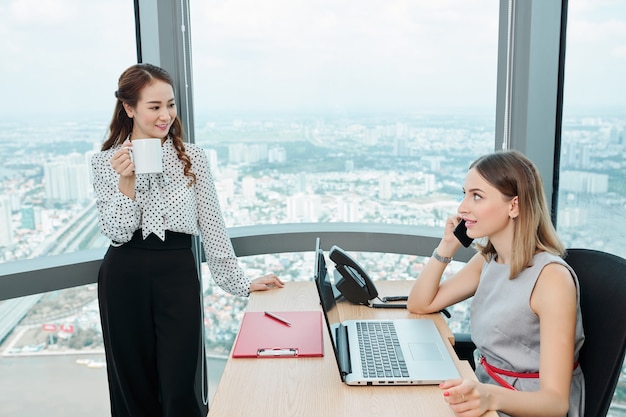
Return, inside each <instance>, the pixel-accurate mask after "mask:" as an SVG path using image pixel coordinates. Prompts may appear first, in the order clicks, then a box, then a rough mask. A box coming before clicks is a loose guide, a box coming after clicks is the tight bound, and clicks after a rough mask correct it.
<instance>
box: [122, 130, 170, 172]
mask: <svg viewBox="0 0 626 417" xmlns="http://www.w3.org/2000/svg"><path fill="white" fill-rule="evenodd" d="M132 145H133V146H131V148H130V158H131V160H132V161H133V164H135V174H156V173H159V172H163V152H162V150H161V139H159V138H146V139H133V141H132Z"/></svg>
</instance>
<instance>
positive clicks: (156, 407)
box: [98, 231, 208, 417]
mask: <svg viewBox="0 0 626 417" xmlns="http://www.w3.org/2000/svg"><path fill="white" fill-rule="evenodd" d="M200 291H201V288H200V282H199V280H198V273H197V270H196V266H195V261H194V256H193V253H192V251H191V236H190V235H186V234H180V233H172V232H167V234H166V239H165V242H163V241H161V240H160V239H159V238H158V237H156V236H155V235H154V234H151V235H150V236H148V238H146V240H143V239H142V238H141V231H138V232H136V233H135V235H134V237H133V239H132V240H131V241H130V242H128V243H126V244H124V245H122V246H118V247H114V246H111V247H110V248H109V250H108V251H107V253H106V255H105V257H104V260H103V262H102V266H101V267H100V272H99V275H98V301H99V303H100V318H101V322H102V331H103V336H104V347H105V353H106V361H107V374H108V380H109V392H110V400H111V414H112V416H113V417H183V416H184V417H196V416H197V417H206V415H207V412H208V407H207V406H206V405H205V404H204V403H203V401H202V399H201V398H200V399H198V395H197V394H196V388H195V383H196V379H197V378H199V376H200V375H201V377H202V378H206V375H204V372H202V370H203V369H202V368H204V366H205V360H204V358H203V357H201V356H202V344H203V343H204V341H203V340H202V325H203V324H202V310H201V308H202V307H201V297H200ZM204 386H206V379H205V381H204ZM200 397H201V395H200Z"/></svg>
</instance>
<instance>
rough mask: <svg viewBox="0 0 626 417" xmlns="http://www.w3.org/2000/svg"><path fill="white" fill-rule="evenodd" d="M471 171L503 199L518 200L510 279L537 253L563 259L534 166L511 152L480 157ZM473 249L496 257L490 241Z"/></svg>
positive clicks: (541, 185) (540, 182)
mask: <svg viewBox="0 0 626 417" xmlns="http://www.w3.org/2000/svg"><path fill="white" fill-rule="evenodd" d="M472 168H474V169H476V171H477V172H478V174H480V176H481V177H483V178H484V179H485V180H486V181H487V182H488V183H490V184H491V185H493V186H494V187H495V188H496V189H497V190H498V191H500V192H501V193H502V195H503V196H504V197H505V198H507V199H513V198H514V197H516V196H517V198H518V207H519V215H518V216H517V218H516V219H515V229H514V234H513V246H512V254H511V273H510V276H509V278H511V279H513V278H515V277H517V276H518V275H519V274H520V272H522V271H523V270H524V269H525V268H527V267H529V266H531V264H532V259H533V256H534V255H535V254H536V253H537V252H548V253H552V254H554V255H558V256H561V257H563V256H564V255H565V246H564V245H563V243H562V242H561V240H560V239H559V237H558V235H557V233H556V230H555V229H554V225H553V224H552V220H551V218H550V211H549V209H548V204H547V203H546V196H545V194H544V191H543V181H542V180H541V175H540V174H539V171H538V170H537V167H536V166H535V164H533V163H532V162H531V161H530V160H529V159H528V158H527V157H526V156H525V155H524V154H522V153H521V152H519V151H514V150H510V151H499V152H494V153H491V154H488V155H485V156H482V157H481V158H478V159H477V160H476V161H474V162H473V163H472V165H471V166H470V169H472ZM476 246H477V248H478V250H479V251H480V253H482V255H483V256H484V257H485V259H491V258H493V257H494V256H495V255H496V254H497V253H496V250H495V248H494V246H493V244H492V243H491V242H490V241H487V243H486V244H484V245H480V244H477V245H476Z"/></svg>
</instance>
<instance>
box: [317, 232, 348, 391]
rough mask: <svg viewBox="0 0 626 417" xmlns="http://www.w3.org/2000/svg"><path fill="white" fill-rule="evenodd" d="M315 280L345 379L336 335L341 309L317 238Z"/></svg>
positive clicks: (336, 355) (334, 350) (334, 349)
mask: <svg viewBox="0 0 626 417" xmlns="http://www.w3.org/2000/svg"><path fill="white" fill-rule="evenodd" d="M313 279H314V280H315V284H316V285H315V286H316V287H317V292H318V294H319V296H320V304H321V305H322V310H323V311H324V318H325V320H326V327H327V328H328V334H329V335H330V338H331V342H332V345H333V353H334V354H335V359H336V360H337V365H339V366H338V368H339V375H340V376H341V378H342V379H343V375H342V373H341V366H340V364H339V354H338V352H337V340H336V334H335V332H336V329H337V327H338V325H339V323H340V321H341V320H340V316H339V309H338V308H337V303H336V302H335V293H334V291H333V284H332V282H331V280H330V274H329V273H328V270H327V268H326V259H325V258H324V251H323V250H322V248H321V246H320V239H319V238H317V241H316V244H315V266H314V270H313Z"/></svg>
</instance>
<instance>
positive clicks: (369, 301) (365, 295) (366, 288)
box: [329, 245, 407, 308]
mask: <svg viewBox="0 0 626 417" xmlns="http://www.w3.org/2000/svg"><path fill="white" fill-rule="evenodd" d="M329 257H330V259H331V260H332V261H333V262H334V263H335V273H334V275H335V287H336V288H337V289H338V290H339V292H340V293H341V295H343V297H344V298H345V299H346V300H348V301H350V302H351V303H355V304H363V305H366V306H368V307H375V308H406V304H384V303H386V302H388V301H406V300H407V297H406V296H395V297H384V298H382V299H381V298H380V297H378V290H377V289H376V286H375V285H374V283H373V282H372V280H371V279H370V277H369V276H368V275H367V272H365V270H364V269H363V267H362V266H361V265H360V264H359V263H358V262H357V261H356V260H355V259H354V258H352V257H351V256H350V255H348V254H347V253H346V252H345V251H344V250H343V249H341V248H340V247H339V246H336V245H335V246H333V247H332V248H330V252H329ZM374 299H379V300H380V301H382V302H383V304H380V303H376V304H374V303H373V300H374Z"/></svg>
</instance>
